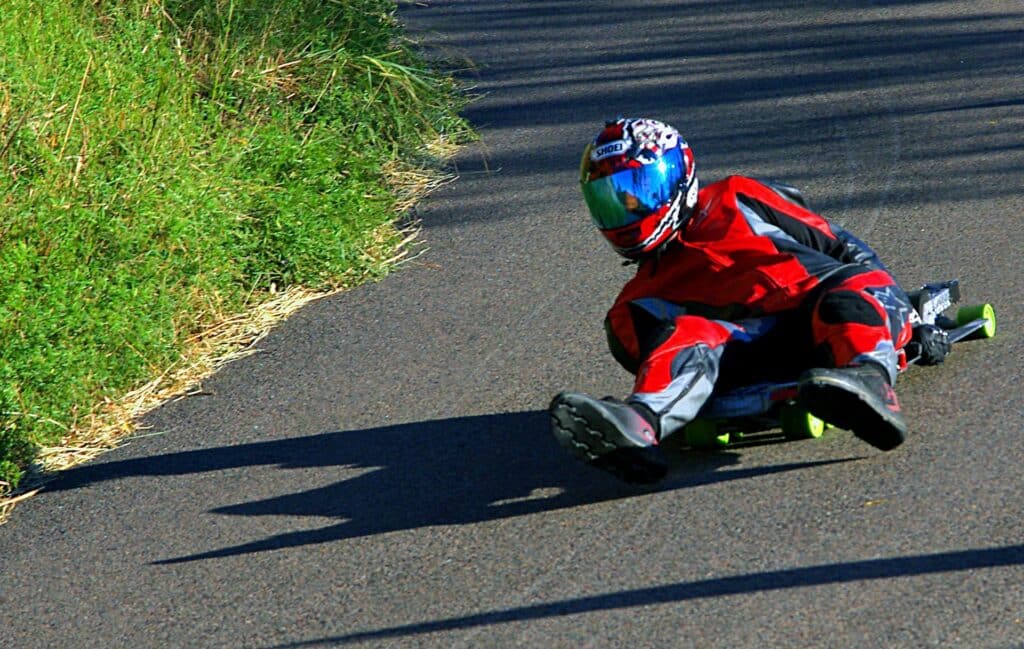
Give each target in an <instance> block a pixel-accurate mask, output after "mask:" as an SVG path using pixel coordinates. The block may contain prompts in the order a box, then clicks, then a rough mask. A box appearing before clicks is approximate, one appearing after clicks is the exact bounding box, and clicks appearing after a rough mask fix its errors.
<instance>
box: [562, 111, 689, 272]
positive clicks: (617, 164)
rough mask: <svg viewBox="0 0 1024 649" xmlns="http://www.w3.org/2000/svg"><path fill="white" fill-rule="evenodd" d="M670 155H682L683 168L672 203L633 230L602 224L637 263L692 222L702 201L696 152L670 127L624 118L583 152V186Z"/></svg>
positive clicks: (620, 249)
mask: <svg viewBox="0 0 1024 649" xmlns="http://www.w3.org/2000/svg"><path fill="white" fill-rule="evenodd" d="M674 151H678V154H675V153H674ZM669 154H671V155H677V156H678V157H676V159H677V160H681V164H682V169H680V170H679V171H680V172H681V174H680V176H681V177H680V178H679V180H678V186H677V187H671V188H668V189H669V190H670V192H669V195H670V198H668V199H666V200H665V201H664V202H663V203H662V204H661V205H659V206H658V208H657V209H655V210H652V211H651V212H650V213H648V214H646V215H644V216H643V217H642V218H640V219H639V220H637V221H636V222H634V223H630V224H629V225H628V226H625V227H606V226H603V225H602V224H601V223H598V227H599V228H600V230H601V233H602V234H603V235H604V236H605V238H606V239H608V242H609V243H610V244H611V245H612V248H614V249H615V251H616V252H618V253H619V254H621V255H623V256H624V257H627V258H630V259H636V258H639V257H641V256H643V255H644V254H647V253H649V252H651V251H653V250H654V249H656V248H658V247H659V246H661V245H662V244H663V243H665V241H667V240H668V239H669V238H670V237H671V236H672V235H673V234H674V233H675V232H676V231H678V230H679V229H680V228H681V227H682V226H683V225H684V224H685V223H686V221H687V220H689V218H690V216H691V215H692V212H693V208H694V206H695V205H696V202H697V177H696V166H695V162H694V157H693V152H692V151H691V150H690V147H689V145H687V143H686V141H685V140H684V139H683V138H682V137H681V136H680V135H679V132H678V131H676V130H675V129H674V128H672V127H671V126H669V125H667V124H665V123H663V122H659V121H657V120H653V119H625V118H619V119H616V120H614V121H610V122H607V123H606V124H605V127H604V128H603V129H602V130H601V132H600V133H599V134H598V135H597V137H596V138H595V139H594V141H593V143H592V144H591V145H590V146H588V147H587V149H586V151H585V152H584V155H583V160H582V161H581V169H580V182H581V183H583V184H586V183H590V182H594V181H597V180H600V179H602V178H606V177H608V176H612V175H614V174H617V173H619V172H622V171H624V170H627V169H640V168H643V167H644V166H645V165H654V164H656V163H659V162H660V161H662V160H663V159H665V156H666V155H669ZM588 206H589V204H588ZM592 215H593V214H592ZM597 221H598V220H597V219H595V222H597Z"/></svg>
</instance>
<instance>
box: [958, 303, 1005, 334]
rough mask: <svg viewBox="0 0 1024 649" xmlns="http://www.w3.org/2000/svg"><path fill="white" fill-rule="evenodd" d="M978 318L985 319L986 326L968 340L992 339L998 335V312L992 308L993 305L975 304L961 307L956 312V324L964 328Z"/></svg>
mask: <svg viewBox="0 0 1024 649" xmlns="http://www.w3.org/2000/svg"><path fill="white" fill-rule="evenodd" d="M978 318H984V319H985V320H986V322H985V326H983V327H982V328H981V329H978V330H977V331H975V332H974V333H973V334H971V335H970V336H968V337H967V338H968V339H970V340H978V339H982V338H991V337H992V336H995V335H996V310H995V309H993V308H992V305H991V304H974V305H971V306H964V307H960V309H959V310H958V311H957V312H956V324H957V326H958V327H959V326H962V325H965V324H967V323H968V322H971V321H972V320H977V319H978Z"/></svg>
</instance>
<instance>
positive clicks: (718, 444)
mask: <svg viewBox="0 0 1024 649" xmlns="http://www.w3.org/2000/svg"><path fill="white" fill-rule="evenodd" d="M683 434H684V435H685V438H684V439H685V440H686V444H687V446H692V447H693V448H722V447H724V446H728V445H729V433H720V432H718V426H717V425H716V424H715V422H714V421H711V420H710V419H694V420H693V421H691V422H690V423H688V424H686V428H685V429H683Z"/></svg>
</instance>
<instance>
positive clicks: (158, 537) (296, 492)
mask: <svg viewBox="0 0 1024 649" xmlns="http://www.w3.org/2000/svg"><path fill="white" fill-rule="evenodd" d="M418 5H419V6H410V7H407V8H405V9H404V10H403V13H402V15H403V18H404V19H406V20H407V22H408V23H409V25H410V26H411V28H412V30H413V31H414V33H415V34H417V35H418V36H419V37H420V38H421V39H422V40H423V42H424V45H425V46H427V47H429V48H430V49H431V51H433V52H436V53H438V54H443V55H445V56H448V57H452V58H456V59H458V58H464V57H468V58H469V59H471V60H472V61H474V62H475V66H476V67H475V68H474V69H472V70H469V71H467V72H466V78H467V79H468V80H469V81H471V82H472V83H473V84H475V91H476V92H478V93H479V94H480V95H481V98H480V99H479V100H478V101H476V102H475V103H474V104H473V105H472V106H471V107H470V108H469V110H468V111H467V115H468V117H469V118H470V119H471V120H472V121H473V123H474V124H475V125H476V126H477V127H478V128H479V131H480V134H481V136H482V139H481V142H480V143H479V144H478V145H474V146H471V147H467V148H466V149H465V150H464V151H463V152H462V153H461V154H460V155H459V157H458V159H457V160H456V164H457V167H458V170H459V172H460V178H459V180H458V181H457V182H455V183H452V184H451V185H449V186H447V187H446V188H445V189H443V190H442V191H439V192H438V193H437V194H435V195H434V196H433V197H432V198H430V199H429V200H427V201H426V202H425V203H424V204H423V205H422V206H421V207H420V209H419V212H418V215H419V217H420V218H421V219H422V221H423V227H424V230H423V235H422V240H423V241H424V242H425V244H426V245H428V246H429V251H428V252H426V254H424V255H422V256H421V257H419V258H418V259H417V260H416V261H415V262H412V263H409V264H408V265H406V266H405V267H404V268H403V269H402V270H401V271H400V272H398V273H396V274H394V275H392V276H391V277H389V278H387V279H386V280H385V281H382V282H380V283H377V284H374V285H370V286H365V287H362V288H360V289H357V290H354V291H352V292H350V293H347V294H344V295H339V296H337V297H334V298H331V299H327V300H323V301H320V302H318V303H315V304H313V305H311V306H309V307H308V308H306V309H304V310H303V311H301V312H300V313H299V314H298V315H296V316H295V317H293V318H292V319H291V320H290V321H289V322H287V323H286V324H284V325H282V326H281V327H280V328H278V329H277V330H276V331H275V332H274V333H273V334H272V335H271V336H269V337H268V338H267V339H265V340H264V341H263V343H262V349H263V353H261V354H258V355H256V356H252V357H249V358H246V359H244V360H241V361H239V362H236V363H234V364H232V365H230V366H228V367H227V368H225V369H224V370H222V371H221V372H220V373H219V374H218V375H217V376H216V377H214V378H213V379H211V380H209V381H207V382H206V384H205V388H206V390H207V391H208V392H210V393H211V394H210V395H208V396H202V397H195V398H190V399H186V400H182V401H178V402H175V403H172V404H169V405H167V406H165V407H163V408H162V409H160V410H159V411H157V412H155V413H154V414H152V415H151V416H150V417H149V418H148V420H147V423H148V424H149V425H151V426H152V427H153V429H152V431H153V432H157V433H160V434H157V435H150V436H146V437H141V438H139V439H136V440H134V441H132V442H131V443H130V444H129V445H128V446H126V447H124V448H122V449H120V450H118V451H115V452H112V453H110V454H108V455H106V456H104V457H102V458H101V459H99V460H97V461H95V462H93V463H92V464H90V465H86V466H83V467H81V468H78V469H74V470H71V471H69V472H68V473H67V474H66V475H65V476H64V477H63V478H62V479H60V480H58V481H56V482H54V483H51V485H50V487H49V488H48V489H47V490H46V491H45V492H44V493H42V494H40V495H38V496H36V497H35V498H33V499H31V500H29V501H28V502H27V503H25V504H23V505H22V506H20V507H19V508H18V509H17V510H16V512H15V514H14V517H13V520H12V521H11V522H10V523H8V524H7V525H5V526H3V527H0V611H2V620H0V621H2V624H0V646H2V647H12V648H14V647H17V648H21V647H142V646H146V647H151V646H152V647H185V646H189V647H243V646H244V647H321V646H335V645H366V646H380V647H391V646H417V647H420V646H422V647H446V648H447V647H478V646H493V647H505V646H530V647H612V646H633V647H669V646H673V647H711V646H721V647H731V648H732V647H766V646H772V647H810V646H814V647H971V648H974V647H983V648H992V649H1006V648H1010V647H1024V536H1022V533H1021V531H1022V528H1021V521H1022V519H1024V497H1022V495H1021V492H1022V488H1024V477H1022V471H1021V465H1022V463H1024V439H1022V436H1021V432H1022V429H1024V389H1022V387H1021V383H1022V379H1024V373H1022V370H1021V365H1020V363H1021V358H1022V356H1024V342H1022V337H1021V333H1020V323H1021V320H1022V317H1024V313H1022V300H1021V295H1022V288H1024V281H1022V279H1021V272H1020V271H1021V269H1022V261H1021V258H1022V257H1021V253H1022V252H1024V235H1022V233H1021V223H1022V218H1021V215H1022V213H1024V199H1022V196H1024V99H1022V97H1024V5H1022V4H1021V3H1020V1H1019V0H1012V1H1009V0H1008V1H994V0H978V1H975V2H971V3H962V2H931V1H913V0H903V1H897V0H893V1H889V2H882V1H881V0H879V1H877V2H871V1H867V0H843V2H819V3H809V2H797V1H795V0H776V1H773V2H758V3H753V2H739V1H734V0H717V1H710V0H709V1H707V2H696V1H689V2H667V1H653V2H626V1H612V0H587V1H584V0H523V1H512V0H507V1H502V0H464V1H462V2H451V1H429V2H421V3H418ZM617 113H621V114H626V115H649V116H652V117H658V118H661V119H663V120H665V121H668V122H670V123H672V124H674V125H676V126H677V127H678V128H679V129H680V130H681V131H682V132H683V134H684V135H685V136H686V137H687V139H688V140H689V141H690V143H691V145H692V146H693V148H694V150H695V152H696V155H697V164H698V171H699V173H700V175H701V177H702V178H703V179H704V181H705V182H707V181H710V180H713V179H715V178H719V177H722V176H724V175H726V174H729V173H743V174H747V175H753V176H759V177H767V178H775V179H780V180H786V181H788V182H791V183H793V184H796V185H798V186H800V187H802V188H803V189H804V191H805V193H806V194H807V196H808V197H809V198H810V200H811V203H812V205H813V206H814V207H816V208H817V209H819V210H820V211H822V212H823V213H825V214H827V215H828V216H830V217H832V218H834V219H836V220H838V221H839V222H841V223H843V224H844V225H845V226H846V227H848V228H849V229H851V230H852V231H854V232H855V233H857V234H859V235H861V236H862V237H863V238H865V239H867V240H869V241H870V242H872V243H873V244H874V245H875V246H876V248H877V249H878V250H879V251H880V253H881V254H882V256H883V258H884V259H886V260H887V261H888V263H889V264H890V266H891V267H892V268H893V270H894V271H895V273H896V274H897V275H898V277H899V278H900V279H901V280H902V281H903V282H904V283H905V284H907V285H908V286H912V285H916V284H920V283H922V282H924V281H927V280H930V279H939V278H948V277H959V278H960V279H961V280H962V281H963V284H964V293H965V298H966V300H967V301H969V302H982V301H991V302H993V303H995V304H996V305H997V308H998V312H999V318H1000V319H999V324H1000V333H999V334H998V336H997V337H996V338H995V339H993V340H991V341H987V342H976V343H970V344H965V345H963V346H960V347H958V348H957V349H956V351H955V353H954V354H953V356H951V357H950V358H949V360H948V361H947V363H946V364H945V365H944V366H942V367H941V368H922V369H915V370H912V371H911V372H909V373H908V374H906V375H905V376H904V377H903V378H902V380H901V382H900V385H899V391H900V394H901V397H902V401H903V405H904V409H905V411H906V412H907V413H908V418H909V421H910V424H911V427H912V431H913V434H912V437H911V438H910V440H909V441H908V442H907V443H906V444H905V445H904V446H903V447H901V448H899V449H898V450H896V451H894V452H892V453H888V454H882V453H879V452H877V451H875V450H874V449H872V448H870V447H868V446H866V445H864V444H862V443H860V442H858V441H857V440H856V439H854V438H853V437H852V436H850V435H849V434H847V433H844V432H842V431H831V432H829V433H827V434H826V436H825V437H824V438H822V439H820V440H817V441H806V442H792V443H776V442H773V443H761V444H753V445H748V446H743V447H739V448H734V449H732V450H728V451H725V452H719V453H684V452H682V451H679V452H677V453H676V454H675V455H674V464H673V470H672V472H671V474H670V476H669V478H668V479H667V480H666V481H665V483H663V484H662V485H659V486H658V487H657V488H653V489H646V490H637V489H631V488H627V487H624V486H622V485H619V484H617V483H615V482H614V481H613V480H612V479H611V478H607V477H605V476H604V475H602V474H600V473H598V472H596V471H593V470H590V469H588V468H587V467H583V466H579V465H577V464H575V463H574V462H573V461H572V460H570V459H569V458H568V457H566V456H564V455H563V454H562V452H561V450H560V449H559V448H558V447H557V445H556V444H555V443H554V441H553V440H552V439H551V438H550V435H549V432H548V430H547V423H546V417H545V415H544V413H543V410H544V408H545V407H546V405H547V403H548V400H549V399H550V397H551V396H552V395H553V394H554V393H556V392H557V391H559V390H561V389H565V388H572V389H576V390H583V391H588V392H592V393H595V394H598V395H601V394H608V393H612V394H620V395H621V394H624V393H626V392H627V391H628V389H629V386H630V380H629V377H628V375H626V374H625V373H624V372H623V371H622V370H620V369H618V368H617V366H616V365H615V364H614V361H612V359H611V358H610V356H609V355H608V354H607V352H606V351H605V348H604V340H603V333H602V330H601V319H602V317H603V313H604V311H605V309H606V308H607V307H608V305H609V304H610V301H611V299H612V298H613V296H614V294H615V293H616V291H617V289H618V287H619V285H620V284H621V283H622V282H623V281H624V280H625V279H626V278H627V276H628V273H629V271H628V269H624V268H622V267H621V266H620V265H619V264H618V262H617V260H616V258H615V256H614V254H613V253H612V252H611V251H610V250H609V249H608V248H607V247H606V246H605V244H604V243H603V241H602V240H601V238H600V236H599V235H598V234H597V233H596V232H594V231H592V230H591V228H590V226H589V222H588V220H587V218H586V215H585V212H584V208H583V206H582V202H581V199H580V197H579V194H578V189H577V187H576V173H577V168H578V156H579V154H580V151H581V150H582V147H583V145H584V143H585V142H586V141H587V139H588V138H590V137H592V136H593V134H594V133H595V132H596V130H597V129H598V128H599V127H600V125H601V123H602V121H603V119H604V118H606V117H609V116H614V115H615V114H617Z"/></svg>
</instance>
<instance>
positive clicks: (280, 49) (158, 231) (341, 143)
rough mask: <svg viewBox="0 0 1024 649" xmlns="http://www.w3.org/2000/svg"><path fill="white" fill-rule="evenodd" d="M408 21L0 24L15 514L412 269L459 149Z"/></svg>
mask: <svg viewBox="0 0 1024 649" xmlns="http://www.w3.org/2000/svg"><path fill="white" fill-rule="evenodd" d="M394 11H395V3H394V1H393V0H332V1H324V0H119V1H117V2H115V1H113V0H7V2H5V3H4V11H3V14H2V16H0V51H3V52H4V56H3V57H0V492H8V493H9V492H10V490H11V489H12V488H14V487H16V486H17V485H18V483H19V480H21V479H22V477H23V476H24V472H25V470H26V468H27V467H29V466H30V465H31V464H32V463H33V462H38V461H44V462H46V463H47V466H50V467H52V466H58V465H60V464H61V463H66V461H73V460H74V459H75V458H77V457H78V455H80V454H81V453H82V452H86V451H88V450H89V448H91V447H97V446H99V447H102V446H106V445H108V442H106V441H102V439H104V438H106V437H108V436H113V437H116V436H118V435H119V434H123V433H124V432H126V430H129V429H130V427H129V426H128V425H127V424H126V423H125V422H126V421H129V420H130V419H131V418H133V417H134V416H136V415H138V414H140V412H142V411H144V410H146V409H148V408H150V407H152V405H154V404H155V403H158V402H159V400H160V399H163V398H166V396H167V395H168V394H172V393H175V392H180V391H181V390H182V389H183V387H184V386H185V385H188V384H189V383H190V382H194V381H195V379H196V377H197V376H201V375H203V373H208V372H209V371H212V369H214V368H215V367H216V366H217V365H218V363H219V362H220V360H223V359H224V358H225V357H230V355H232V354H234V353H236V352H237V350H239V349H243V350H244V349H245V348H246V347H247V346H251V343H252V342H253V339H254V337H256V336H258V335H260V334H259V331H261V330H265V327H262V328H261V327H260V326H259V325H258V324H257V323H259V322H263V323H267V322H271V321H273V320H275V319H279V318H280V317H283V316H284V315H286V314H287V313H289V312H290V311H291V310H294V308H297V306H298V305H301V304H302V303H304V301H307V300H308V299H313V298H315V297H316V296H318V295H322V294H324V293H325V292H330V291H334V290H338V289H340V288H344V287H347V286H350V285H353V284H355V283H358V282H362V281H365V280H367V279H370V278H374V277H379V276H381V275H382V274H384V273H386V272H387V270H388V269H389V268H390V267H392V266H393V265H394V263H395V261H396V260H397V259H400V258H401V256H402V254H404V253H403V252H402V251H403V249H404V246H405V244H407V243H408V241H409V239H410V236H409V232H408V231H406V230H403V229H402V228H401V227H399V226H397V225H396V219H397V218H398V215H399V214H401V213H402V211H403V210H405V209H407V208H408V207H409V205H410V204H411V202H412V201H414V200H415V198H416V197H417V196H419V195H421V194H422V192H423V191H424V190H425V189H427V188H429V187H430V185H431V184H432V183H436V182H437V175H436V174H435V173H432V172H430V171H429V169H431V168H436V161H437V159H438V158H439V157H440V156H441V155H442V154H443V150H442V149H443V147H444V145H445V144H446V143H447V144H450V143H451V142H452V141H453V140H455V139H456V138H458V137H460V136H462V135H463V134H464V133H465V129H466V127H465V124H464V123H463V122H462V121H461V120H460V119H459V117H458V115H457V111H458V108H459V107H460V102H459V100H458V95H457V93H456V89H455V87H454V85H453V83H452V82H451V81H450V80H449V79H446V78H444V77H442V76H439V75H437V74H434V73H432V72H430V71H428V70H427V68H426V66H425V64H424V63H423V61H422V60H420V59H419V58H417V56H416V54H415V53H414V52H413V51H412V50H411V49H410V48H409V47H408V46H407V45H406V44H405V43H404V42H403V41H402V40H401V38H400V33H399V29H398V25H397V24H396V22H395V20H394ZM218 359H220V360H218ZM98 438H100V441H97V439H98ZM40 449H42V451H41V450H40ZM55 456H60V457H61V458H64V459H62V460H54V459H53V458H54V457H55Z"/></svg>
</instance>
